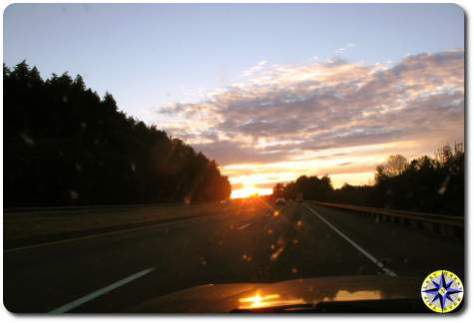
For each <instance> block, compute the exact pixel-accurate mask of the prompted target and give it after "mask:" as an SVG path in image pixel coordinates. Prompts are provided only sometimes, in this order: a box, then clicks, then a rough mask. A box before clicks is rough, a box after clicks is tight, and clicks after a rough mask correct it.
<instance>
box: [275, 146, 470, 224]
mask: <svg viewBox="0 0 474 323" xmlns="http://www.w3.org/2000/svg"><path fill="white" fill-rule="evenodd" d="M298 195H302V196H303V198H304V199H309V200H319V201H325V202H333V203H345V204H353V205H362V206H372V207H381V208H391V209H400V210H410V211H418V212H429V213H441V214H449V215H457V216H464V148H463V145H462V143H457V144H455V145H454V146H451V145H445V146H443V147H441V148H439V149H437V151H436V153H435V156H434V157H429V156H422V157H419V158H414V159H412V160H411V161H409V160H407V158H405V157H404V156H402V155H393V156H390V157H389V158H388V159H387V160H386V162H385V163H383V164H381V165H378V166H377V167H376V170H375V183H374V184H373V185H361V186H357V185H349V184H345V185H343V186H342V187H341V188H338V189H334V188H333V186H332V184H331V179H330V178H329V177H328V176H323V177H321V178H319V177H317V176H301V177H299V178H298V179H297V180H296V181H294V182H290V183H287V184H283V183H279V184H277V185H275V186H274V188H273V196H274V197H285V198H288V199H295V198H297V197H298Z"/></svg>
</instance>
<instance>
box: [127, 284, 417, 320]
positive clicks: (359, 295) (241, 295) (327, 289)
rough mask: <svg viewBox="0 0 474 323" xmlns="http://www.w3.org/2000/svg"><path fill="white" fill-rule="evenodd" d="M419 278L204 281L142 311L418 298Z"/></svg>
mask: <svg viewBox="0 0 474 323" xmlns="http://www.w3.org/2000/svg"><path fill="white" fill-rule="evenodd" d="M421 281H422V280H421V279H420V278H413V277H408V278H400V277H398V278H391V277H386V276H351V277H327V278H311V279H296V280H288V281H283V282H277V283H236V284H207V285H200V286H196V287H193V288H189V289H185V290H181V291H177V292H174V293H171V294H169V295H165V296H162V297H158V298H156V299H152V300H150V301H147V302H145V303H143V304H141V305H139V306H138V307H136V308H134V309H133V311H135V312H141V313H158V312H165V313H223V312H231V311H234V310H237V309H240V310H246V309H259V308H268V307H272V308H273V307H280V306H288V305H301V304H319V303H322V302H347V301H370V300H394V299H419V298H420V284H421Z"/></svg>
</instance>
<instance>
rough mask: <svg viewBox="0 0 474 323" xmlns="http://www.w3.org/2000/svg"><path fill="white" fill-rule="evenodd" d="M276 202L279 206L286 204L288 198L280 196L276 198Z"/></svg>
mask: <svg viewBox="0 0 474 323" xmlns="http://www.w3.org/2000/svg"><path fill="white" fill-rule="evenodd" d="M275 204H276V205H277V206H284V205H285V204H286V200H285V199H284V198H283V197H279V198H277V199H276V201H275Z"/></svg>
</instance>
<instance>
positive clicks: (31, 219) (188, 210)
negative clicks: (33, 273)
mask: <svg viewBox="0 0 474 323" xmlns="http://www.w3.org/2000/svg"><path fill="white" fill-rule="evenodd" d="M242 203H243V202H232V203H229V204H221V203H207V204H198V205H183V204H165V205H151V206H120V207H90V208H77V209H74V208H71V209H55V208H47V209H36V210H33V211H30V210H22V211H15V212H9V211H8V210H5V211H4V216H3V224H4V232H3V233H4V248H5V249H10V248H15V247H21V246H27V245H33V244H38V243H43V242H51V241H58V240H63V239H69V238H75V237H81V236H86V235H92V234H99V233H105V232H111V231H116V230H123V229H128V228H130V229H131V228H136V227H141V226H146V225H152V224H158V223H162V222H168V221H174V220H179V219H187V218H192V217H199V216H212V215H225V214H229V212H232V213H236V211H237V213H239V212H241V211H242V210H243V209H244V208H242V207H241V206H242V205H241V204H242Z"/></svg>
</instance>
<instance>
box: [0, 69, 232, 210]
mask: <svg viewBox="0 0 474 323" xmlns="http://www.w3.org/2000/svg"><path fill="white" fill-rule="evenodd" d="M3 93H4V94H3V104H4V105H3V106H4V108H3V116H4V123H3V124H4V172H3V173H4V192H5V193H4V194H5V195H4V206H5V207H19V206H21V207H24V206H58V205H93V204H130V203H155V202H186V203H194V202H204V201H217V200H222V199H226V198H228V197H229V196H230V192H231V187H230V183H229V181H228V179H227V177H224V176H222V175H221V174H220V172H219V169H218V166H217V164H216V162H215V161H213V160H209V159H208V158H207V157H206V156H204V155H203V154H202V153H200V152H196V151H195V150H194V149H193V148H192V147H190V146H188V145H186V144H184V143H183V142H182V141H181V140H179V139H176V138H172V137H170V136H169V135H168V134H167V133H166V132H164V131H161V130H158V129H157V128H156V127H154V126H147V125H145V124H144V123H143V122H141V121H138V120H135V119H134V118H132V117H130V116H127V115H126V114H125V113H123V112H121V111H120V110H119V109H118V107H117V104H116V102H115V100H114V98H113V96H112V95H111V94H108V93H107V94H105V96H104V97H103V98H101V97H100V96H99V95H98V94H97V93H96V92H94V91H93V90H91V89H90V88H87V87H86V85H85V84H84V81H83V79H82V77H81V76H80V75H78V76H76V77H75V78H74V79H73V78H71V77H70V76H69V75H68V74H67V73H65V74H63V75H60V76H58V75H55V74H53V75H52V76H51V77H50V78H49V79H45V80H44V79H42V77H41V76H40V73H39V71H38V69H37V68H36V67H33V68H30V67H29V66H28V65H27V64H26V62H24V61H23V62H21V63H20V64H18V65H17V66H16V67H15V68H13V69H12V70H10V69H9V68H7V67H6V66H5V65H4V66H3Z"/></svg>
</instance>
